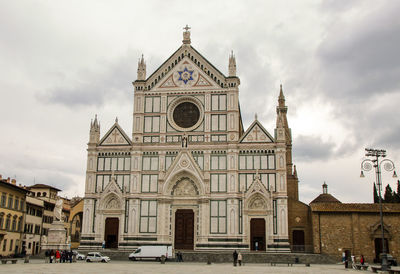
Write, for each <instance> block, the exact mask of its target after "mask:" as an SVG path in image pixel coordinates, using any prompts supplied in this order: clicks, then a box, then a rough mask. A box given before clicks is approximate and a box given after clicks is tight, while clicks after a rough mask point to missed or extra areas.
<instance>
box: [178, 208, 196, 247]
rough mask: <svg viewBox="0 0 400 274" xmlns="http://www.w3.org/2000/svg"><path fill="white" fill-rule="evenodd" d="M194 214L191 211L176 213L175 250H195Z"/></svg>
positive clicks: (180, 210)
mask: <svg viewBox="0 0 400 274" xmlns="http://www.w3.org/2000/svg"><path fill="white" fill-rule="evenodd" d="M193 243H194V212H193V210H191V209H179V210H177V211H176V213H175V249H190V250H193Z"/></svg>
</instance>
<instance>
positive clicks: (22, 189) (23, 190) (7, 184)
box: [0, 179, 29, 193]
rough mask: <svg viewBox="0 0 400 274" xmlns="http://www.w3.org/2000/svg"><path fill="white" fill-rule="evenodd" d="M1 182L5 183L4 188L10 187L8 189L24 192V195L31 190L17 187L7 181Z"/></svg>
mask: <svg viewBox="0 0 400 274" xmlns="http://www.w3.org/2000/svg"><path fill="white" fill-rule="evenodd" d="M0 182H1V183H3V185H4V186H8V187H10V188H13V189H15V190H18V191H21V192H24V193H26V192H29V190H26V189H25V188H23V187H20V186H17V185H14V184H12V183H9V182H7V180H5V179H2V180H0Z"/></svg>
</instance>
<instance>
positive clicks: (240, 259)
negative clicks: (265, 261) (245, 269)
mask: <svg viewBox="0 0 400 274" xmlns="http://www.w3.org/2000/svg"><path fill="white" fill-rule="evenodd" d="M238 262H239V266H242V253H241V252H240V251H239V253H238Z"/></svg>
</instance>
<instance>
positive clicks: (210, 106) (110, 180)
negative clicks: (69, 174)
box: [81, 29, 290, 251]
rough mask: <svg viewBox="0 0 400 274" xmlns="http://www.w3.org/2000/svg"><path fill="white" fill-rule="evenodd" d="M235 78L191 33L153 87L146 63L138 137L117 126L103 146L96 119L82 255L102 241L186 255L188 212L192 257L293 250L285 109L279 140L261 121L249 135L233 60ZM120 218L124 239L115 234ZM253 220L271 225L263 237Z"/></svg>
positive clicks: (137, 85) (141, 67) (138, 98)
mask: <svg viewBox="0 0 400 274" xmlns="http://www.w3.org/2000/svg"><path fill="white" fill-rule="evenodd" d="M228 71H229V73H228V75H229V76H225V75H224V74H223V73H221V72H220V71H219V70H218V69H216V68H215V67H214V66H213V65H212V64H211V63H209V62H208V60H206V59H205V58H204V57H203V56H202V55H201V54H200V53H199V52H197V51H196V50H195V49H194V48H193V47H192V45H191V41H190V32H189V30H188V29H186V30H185V31H184V39H183V44H182V46H181V47H180V48H179V49H178V50H177V51H176V52H175V53H174V54H173V55H172V56H170V57H169V58H168V59H167V61H166V62H164V63H163V65H161V66H160V67H159V68H158V69H157V70H156V71H155V72H154V73H153V74H152V75H151V76H149V77H148V78H146V64H145V62H144V59H143V57H142V58H141V59H140V61H139V64H138V76H137V80H136V81H135V82H134V83H133V86H134V102H133V106H134V111H133V128H132V137H131V138H130V137H129V136H127V134H126V133H125V132H124V130H123V129H122V128H121V127H120V125H119V124H118V120H116V121H115V124H114V125H113V126H112V127H111V128H110V129H109V130H108V132H107V133H106V134H104V135H103V137H102V138H100V126H99V123H98V121H97V117H96V118H95V120H94V121H93V122H92V123H91V129H90V141H89V143H88V160H87V172H86V187H85V203H84V221H83V231H82V237H81V238H82V240H81V248H93V247H100V246H101V244H102V242H103V241H109V242H107V244H111V241H113V244H116V246H115V245H114V246H113V247H118V248H119V249H132V248H135V247H137V246H139V245H148V244H154V243H158V244H160V243H164V244H171V245H173V247H177V248H179V246H176V245H177V241H178V240H177V237H178V236H179V235H175V233H179V232H176V226H177V220H176V219H175V218H178V217H176V216H178V215H177V214H176V213H177V212H178V211H181V210H186V211H188V210H189V211H190V212H192V214H193V223H192V224H191V225H192V228H189V230H190V229H192V230H193V244H192V247H190V248H189V249H194V250H204V249H233V248H234V249H243V250H249V249H255V248H256V247H255V245H257V248H259V249H265V250H266V251H288V250H289V245H288V221H287V216H288V212H287V180H286V174H287V172H286V168H287V165H286V151H287V147H286V140H287V138H288V136H287V134H288V132H290V129H288V128H287V123H286V124H285V121H286V106H284V103H283V104H282V103H281V102H280V104H279V105H278V107H277V110H278V111H277V113H278V114H277V125H276V128H275V129H274V134H273V135H271V134H270V133H269V132H268V131H267V130H266V129H265V128H264V127H263V126H262V125H261V123H260V122H259V121H258V120H257V118H256V119H255V120H254V122H253V123H252V124H251V125H250V126H249V128H248V129H247V130H245V129H244V128H243V124H242V118H241V112H240V108H239V85H240V80H239V78H238V77H237V76H236V61H235V56H234V55H233V54H231V55H230V57H229V66H228ZM281 96H282V97H283V93H282V90H281ZM280 98H281V97H280ZM283 102H284V101H283ZM244 108H251V106H242V109H244ZM279 110H285V111H279ZM111 218H114V220H117V222H116V223H114V225H115V226H118V233H117V235H115V236H116V239H114V238H113V236H112V235H111V234H112V233H114V232H110V231H111V230H110V231H108V232H107V231H106V226H107V225H106V223H107V222H108V221H107V219H111ZM115 218H117V219H115ZM253 219H256V220H258V224H260V223H264V225H265V228H262V226H261V228H260V227H258V230H259V231H261V232H262V233H261V234H263V235H261V234H260V232H257V233H258V234H257V235H256V234H255V233H256V232H254V233H253V232H252V227H251V226H252V225H253V224H252V220H253ZM253 221H254V220H253ZM254 222H255V221H254ZM254 225H255V224H254ZM107 229H108V230H109V228H107ZM253 230H254V227H253ZM256 230H257V229H256ZM110 233H111V234H110ZM114 234H115V233H114ZM189 234H190V231H189ZM107 235H111V236H110V237H109V238H108V236H107ZM185 235H186V234H185ZM255 236H257V237H258V238H255ZM185 237H186V236H185ZM257 241H258V243H257V244H256V243H255V242H257ZM189 242H190V240H189Z"/></svg>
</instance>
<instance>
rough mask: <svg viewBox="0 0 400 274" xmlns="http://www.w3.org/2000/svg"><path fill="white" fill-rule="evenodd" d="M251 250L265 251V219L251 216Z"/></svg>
mask: <svg viewBox="0 0 400 274" xmlns="http://www.w3.org/2000/svg"><path fill="white" fill-rule="evenodd" d="M250 239H251V240H250V241H251V250H255V251H265V220H264V219H263V218H253V219H251V220H250Z"/></svg>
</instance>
